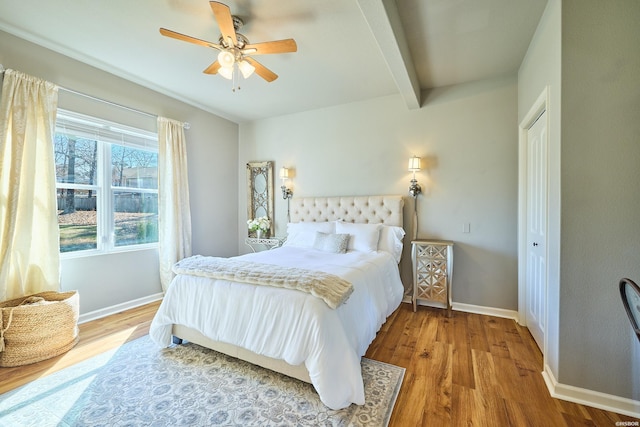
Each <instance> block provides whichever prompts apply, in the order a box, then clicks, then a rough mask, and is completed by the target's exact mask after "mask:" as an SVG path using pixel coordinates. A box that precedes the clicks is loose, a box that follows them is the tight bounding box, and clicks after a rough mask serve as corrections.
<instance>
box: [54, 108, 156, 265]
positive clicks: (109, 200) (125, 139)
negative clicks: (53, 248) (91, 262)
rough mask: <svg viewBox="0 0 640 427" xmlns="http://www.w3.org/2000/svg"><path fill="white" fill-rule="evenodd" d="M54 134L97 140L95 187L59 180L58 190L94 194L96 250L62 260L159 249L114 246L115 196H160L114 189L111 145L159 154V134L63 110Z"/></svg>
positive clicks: (153, 245) (143, 245)
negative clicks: (81, 191) (121, 193)
mask: <svg viewBox="0 0 640 427" xmlns="http://www.w3.org/2000/svg"><path fill="white" fill-rule="evenodd" d="M55 132H56V133H70V134H73V135H75V136H80V137H83V138H86V139H90V140H95V141H96V142H97V144H98V146H97V164H98V171H97V174H96V181H97V183H96V184H94V185H90V184H75V183H59V182H57V180H56V190H57V189H67V188H72V189H77V190H92V191H95V193H96V210H97V224H96V248H95V249H85V250H78V251H71V252H60V257H61V258H63V259H64V258H78V257H86V256H95V255H104V254H108V253H120V252H130V251H141V250H148V249H154V248H157V247H158V242H153V243H140V244H133V245H123V246H116V245H115V230H114V224H115V222H114V212H113V197H114V194H115V193H116V192H119V191H125V192H127V191H129V192H135V193H151V194H158V189H146V188H133V187H115V186H113V185H112V182H111V166H112V163H111V147H112V144H117V145H121V146H126V147H130V148H135V149H138V150H145V151H151V152H154V153H158V134H157V133H156V132H150V131H146V130H143V129H138V128H135V127H131V126H126V125H123V124H120V123H115V122H111V121H109V120H104V119H100V118H97V117H92V116H89V115H86V114H81V113H76V112H73V111H68V110H63V109H60V108H59V109H58V111H57V118H56V129H55Z"/></svg>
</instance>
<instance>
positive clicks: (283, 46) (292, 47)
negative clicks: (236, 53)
mask: <svg viewBox="0 0 640 427" xmlns="http://www.w3.org/2000/svg"><path fill="white" fill-rule="evenodd" d="M297 51H298V45H297V44H296V41H295V40H294V39H286V40H274V41H271V42H264V43H254V44H248V45H245V47H244V48H243V49H242V53H243V54H245V55H265V54H268V53H288V52H297Z"/></svg>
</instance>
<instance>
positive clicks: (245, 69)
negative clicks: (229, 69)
mask: <svg viewBox="0 0 640 427" xmlns="http://www.w3.org/2000/svg"><path fill="white" fill-rule="evenodd" d="M238 68H239V69H240V72H241V73H242V77H244V78H245V79H248V78H249V77H250V76H251V74H253V72H254V71H255V70H256V67H254V66H253V65H251V64H249V63H248V62H247V61H245V60H244V59H243V60H242V61H240V62H238Z"/></svg>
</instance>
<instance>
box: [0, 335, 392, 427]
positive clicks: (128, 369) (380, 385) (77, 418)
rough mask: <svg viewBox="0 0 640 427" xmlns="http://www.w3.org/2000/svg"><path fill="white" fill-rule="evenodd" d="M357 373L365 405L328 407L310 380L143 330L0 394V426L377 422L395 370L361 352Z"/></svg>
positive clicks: (387, 409)
mask: <svg viewBox="0 0 640 427" xmlns="http://www.w3.org/2000/svg"><path fill="white" fill-rule="evenodd" d="M0 373H1V372H0ZM362 376H363V379H364V387H365V401H366V403H365V404H364V405H362V406H358V405H351V406H350V407H348V408H345V409H342V410H338V411H335V410H331V409H329V408H327V407H326V406H324V405H323V404H322V402H320V399H319V397H318V395H317V393H316V392H315V390H314V389H313V386H311V385H310V384H307V383H304V382H302V381H298V380H295V379H292V378H289V377H286V376H284V375H281V374H277V373H275V372H272V371H270V370H268V369H263V368H260V367H258V366H255V365H252V364H250V363H247V362H243V361H241V360H238V359H235V358H232V357H228V356H226V355H223V354H221V353H217V352H215V351H213V350H209V349H206V348H203V347H200V346H198V345H196V344H192V343H188V344H185V345H179V346H174V347H170V348H167V349H158V348H157V347H156V346H155V345H154V344H153V343H152V342H151V340H150V338H149V337H148V336H145V337H143V338H139V339H137V340H135V341H131V342H129V343H127V344H125V345H123V346H122V347H120V348H118V349H115V350H112V351H109V352H107V353H104V354H101V355H99V356H96V357H93V358H91V359H89V360H86V361H84V362H81V363H79V364H77V365H74V366H71V367H69V368H66V369H64V370H62V371H60V372H57V373H55V374H52V375H50V376H47V377H44V378H40V379H38V380H36V381H34V382H32V383H29V384H27V385H25V386H23V387H21V388H19V389H17V390H13V391H11V392H9V393H5V394H3V395H0V426H12V427H13V426H24V427H27V426H38V427H44V426H105V427H106V426H109V427H111V426H162V427H164V426H217V425H225V426H229V425H236V426H386V425H387V424H388V422H389V418H390V416H391V412H392V410H393V406H394V404H395V400H396V397H397V395H398V392H399V389H400V385H401V383H402V379H403V377H404V368H400V367H397V366H394V365H389V364H386V363H382V362H377V361H374V360H370V359H366V358H363V359H362Z"/></svg>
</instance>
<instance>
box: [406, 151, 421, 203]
mask: <svg viewBox="0 0 640 427" xmlns="http://www.w3.org/2000/svg"><path fill="white" fill-rule="evenodd" d="M409 170H410V171H411V172H413V179H412V180H411V185H410V186H409V194H411V197H413V198H414V199H415V198H416V197H418V194H420V193H422V188H420V185H419V184H418V181H416V172H418V171H419V170H420V157H417V156H413V157H411V158H410V159H409Z"/></svg>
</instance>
